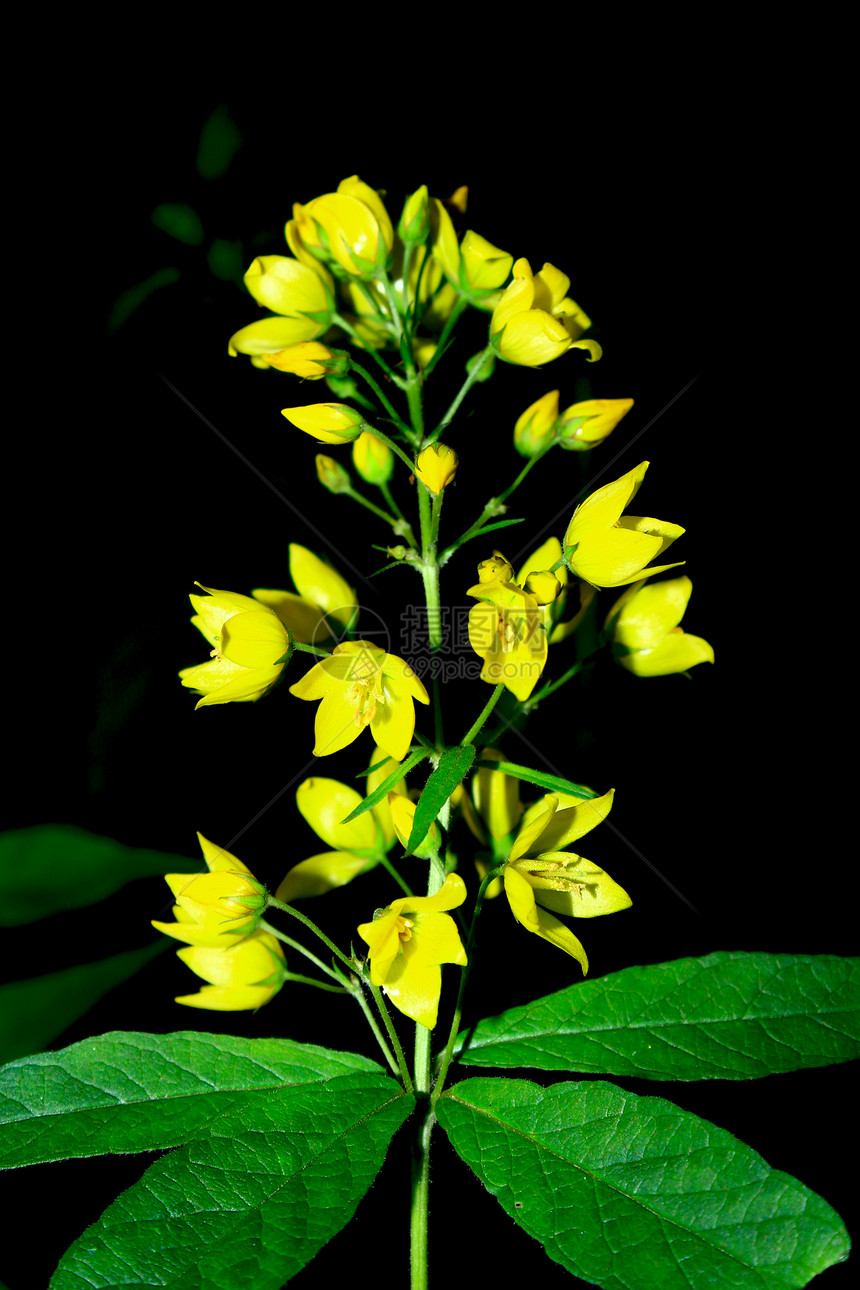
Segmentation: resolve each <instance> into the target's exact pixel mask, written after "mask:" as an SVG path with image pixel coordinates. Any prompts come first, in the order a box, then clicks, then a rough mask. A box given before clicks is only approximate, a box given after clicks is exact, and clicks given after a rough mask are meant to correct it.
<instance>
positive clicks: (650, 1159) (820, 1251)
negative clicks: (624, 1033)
mask: <svg viewBox="0 0 860 1290" xmlns="http://www.w3.org/2000/svg"><path fill="white" fill-rule="evenodd" d="M436 1114H437V1117H438V1119H439V1122H440V1124H441V1125H442V1127H443V1128H444V1129H445V1131H446V1132H447V1134H448V1136H449V1138H450V1139H451V1143H452V1145H453V1147H454V1149H455V1151H456V1152H457V1153H458V1155H460V1156H461V1157H462V1158H463V1160H465V1161H466V1163H467V1164H468V1165H469V1167H470V1168H471V1169H473V1170H474V1172H475V1173H476V1174H477V1175H478V1177H479V1178H480V1180H481V1182H482V1183H483V1184H484V1186H485V1187H486V1188H487V1189H488V1190H489V1191H490V1192H492V1194H493V1195H494V1196H495V1197H496V1199H497V1200H498V1201H499V1203H500V1204H501V1206H502V1208H503V1209H504V1210H505V1211H506V1213H508V1214H509V1215H510V1216H511V1218H513V1219H514V1221H515V1222H517V1223H518V1224H519V1225H520V1227H522V1228H524V1229H525V1231H526V1232H528V1233H529V1235H530V1236H533V1237H535V1239H536V1240H538V1241H540V1242H541V1244H542V1245H543V1246H544V1249H545V1250H546V1253H547V1254H548V1255H549V1257H550V1258H551V1259H553V1260H554V1261H555V1262H556V1263H560V1264H562V1266H563V1267H565V1268H566V1269H567V1270H568V1272H572V1273H574V1275H576V1276H579V1277H582V1278H583V1279H584V1280H586V1281H592V1282H594V1283H595V1284H597V1285H599V1286H605V1287H607V1290H658V1288H659V1290H711V1287H713V1286H723V1287H729V1286H730V1287H732V1290H795V1288H796V1287H800V1286H804V1285H806V1283H807V1282H808V1281H809V1280H810V1279H811V1278H812V1277H814V1276H815V1275H816V1274H817V1273H818V1272H821V1271H823V1270H824V1269H825V1268H828V1267H830V1265H831V1264H833V1263H838V1262H840V1261H841V1260H843V1259H845V1258H846V1257H847V1255H848V1250H849V1248H850V1242H849V1239H848V1233H847V1232H846V1230H845V1225H844V1224H843V1222H842V1220H841V1219H840V1218H839V1215H838V1214H837V1213H836V1212H835V1211H834V1210H833V1209H832V1208H831V1207H830V1206H829V1205H828V1204H827V1202H826V1201H824V1200H823V1199H822V1198H821V1197H820V1196H817V1195H815V1193H814V1192H811V1191H810V1190H809V1189H808V1188H807V1187H804V1186H803V1184H802V1183H800V1182H798V1181H797V1179H796V1178H792V1177H790V1176H789V1175H788V1174H785V1173H782V1172H780V1171H779V1170H776V1169H771V1168H770V1166H769V1165H768V1164H767V1163H766V1162H765V1161H764V1160H763V1159H762V1158H761V1156H760V1155H759V1154H758V1153H757V1152H755V1151H753V1149H752V1148H751V1147H748V1146H746V1145H745V1144H744V1143H742V1142H739V1141H738V1140H737V1138H735V1137H733V1136H732V1134H730V1133H727V1132H726V1131H725V1129H720V1128H717V1127H716V1126H715V1125H713V1124H709V1123H708V1121H707V1120H700V1119H699V1118H698V1117H697V1116H695V1115H692V1114H690V1113H689V1112H688V1111H684V1110H682V1109H681V1108H680V1107H678V1106H675V1105H674V1104H673V1103H672V1102H667V1101H665V1100H664V1099H663V1098H658V1097H637V1096H636V1095H634V1094H633V1093H627V1092H625V1091H624V1090H623V1089H620V1088H617V1087H616V1086H615V1085H613V1084H609V1083H605V1082H600V1083H591V1082H582V1083H578V1084H577V1083H562V1084H555V1085H553V1087H552V1088H548V1089H543V1088H540V1087H539V1086H538V1085H537V1084H531V1083H529V1082H527V1081H526V1080H508V1079H471V1080H466V1081H465V1082H464V1083H462V1084H457V1085H455V1086H454V1087H453V1088H452V1089H450V1090H449V1091H448V1092H447V1093H445V1094H443V1096H442V1097H441V1098H440V1099H439V1101H438V1102H437V1104H436Z"/></svg>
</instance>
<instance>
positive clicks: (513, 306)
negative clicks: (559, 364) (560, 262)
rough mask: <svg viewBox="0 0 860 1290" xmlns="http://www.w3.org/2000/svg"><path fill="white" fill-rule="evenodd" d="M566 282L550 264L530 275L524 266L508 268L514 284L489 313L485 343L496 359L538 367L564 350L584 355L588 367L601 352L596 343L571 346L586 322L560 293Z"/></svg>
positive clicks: (577, 342)
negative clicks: (579, 351)
mask: <svg viewBox="0 0 860 1290" xmlns="http://www.w3.org/2000/svg"><path fill="white" fill-rule="evenodd" d="M569 286H570V278H568V277H567V276H566V274H564V273H561V272H560V271H559V270H558V269H556V268H555V266H554V265H552V264H545V265H544V266H543V268H542V269H541V271H540V273H532V270H531V265H530V264H529V262H528V260H525V259H520V260H517V261H516V263H515V264H514V280H513V282H512V283H511V285H510V286H509V287H508V289H507V290H506V291H505V293H504V295H503V296H502V298H501V300H500V301H499V303H498V304H497V305H496V307H495V309H494V310H493V317H492V319H491V320H490V341H491V343H492V345H493V348H494V349H495V350H496V353H497V354H498V355H499V357H500V358H502V359H504V360H505V362H507V363H518V364H520V365H521V366H523V367H540V366H541V365H542V364H543V363H549V362H551V361H552V360H553V359H554V358H560V357H561V355H562V354H564V353H566V352H567V350H569V349H587V350H588V351H589V352H590V354H591V357H590V358H589V359H588V362H589V363H593V362H596V360H597V359H598V358H600V356H601V354H602V352H603V351H602V350H601V348H600V346H599V345H598V344H597V342H596V341H593V340H576V339H575V337H577V336H579V335H580V334H581V333H582V332H583V331H585V329H586V328H587V327H590V326H591V320H590V319H589V318H588V316H587V315H586V314H584V313H583V311H582V310H581V309H580V307H579V305H578V304H576V302H575V301H574V300H571V299H570V297H569V296H567V295H566V294H565V293H566V291H567V289H568V287H569Z"/></svg>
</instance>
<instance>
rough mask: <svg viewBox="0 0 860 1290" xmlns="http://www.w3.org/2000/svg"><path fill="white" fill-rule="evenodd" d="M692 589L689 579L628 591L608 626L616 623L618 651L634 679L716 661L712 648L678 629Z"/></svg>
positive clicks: (640, 585)
mask: <svg viewBox="0 0 860 1290" xmlns="http://www.w3.org/2000/svg"><path fill="white" fill-rule="evenodd" d="M692 590H693V584H692V582H691V581H690V579H689V578H688V577H686V576H681V577H679V578H667V579H665V580H664V581H663V582H647V583H646V582H644V581H642V582H638V583H635V584H634V585H633V586H631V587H628V589H627V591H625V592H624V594H623V595H622V596H621V598H620V599H619V600H617V601H616V602H615V604H614V605H613V606H612V608H611V609H610V611H609V613H608V615H607V618H606V624H605V626H607V627H608V626H609V625H610V624H613V628H614V630H613V641H614V646H615V653H616V656H617V657H618V662H619V663H620V664H621V666H622V667H624V668H626V669H627V671H628V672H632V673H633V674H634V676H669V675H671V674H672V673H673V672H686V671H687V669H688V668H691V667H695V665H696V664H697V663H713V661H714V650H713V647H712V646H711V645H709V644H708V642H707V641H706V640H703V639H702V638H701V637H700V636H690V635H688V634H687V633H686V632H685V631H684V630H683V628H682V627H680V626H679V624H680V622H681V619H682V618H683V616H684V611H685V610H686V608H687V602H688V601H689V599H690V593H691V592H692Z"/></svg>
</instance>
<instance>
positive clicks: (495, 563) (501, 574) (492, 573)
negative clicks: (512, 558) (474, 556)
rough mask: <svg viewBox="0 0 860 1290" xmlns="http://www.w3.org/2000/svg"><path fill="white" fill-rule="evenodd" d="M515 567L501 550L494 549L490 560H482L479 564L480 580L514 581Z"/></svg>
mask: <svg viewBox="0 0 860 1290" xmlns="http://www.w3.org/2000/svg"><path fill="white" fill-rule="evenodd" d="M513 580H514V567H513V565H512V564H510V563H509V562H508V561H507V560H506V559H505V557H504V556H503V555H502V553H501V551H494V552H493V554H492V555H491V556H490V558H489V559H488V560H482V561H481V563H480V564H479V565H478V581H479V582H513Z"/></svg>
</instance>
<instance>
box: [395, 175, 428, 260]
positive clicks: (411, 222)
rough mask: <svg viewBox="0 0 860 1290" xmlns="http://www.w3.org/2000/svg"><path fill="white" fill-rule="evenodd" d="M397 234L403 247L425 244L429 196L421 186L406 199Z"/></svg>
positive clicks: (423, 185) (424, 186)
mask: <svg viewBox="0 0 860 1290" xmlns="http://www.w3.org/2000/svg"><path fill="white" fill-rule="evenodd" d="M397 232H398V234H399V236H400V240H401V242H403V244H404V245H406V246H408V245H412V246H414V245H416V244H417V243H421V242H425V241H426V240H427V234H428V233H429V232H430V194H429V193H428V191H427V185H426V184H422V185H421V187H420V188H418V189H417V190H416V191H415V192H414V193H413V194H412V196H411V197H407V198H406V203H405V205H404V207H403V214H402V215H401V216H400V223H399V224H398V226H397Z"/></svg>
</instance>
